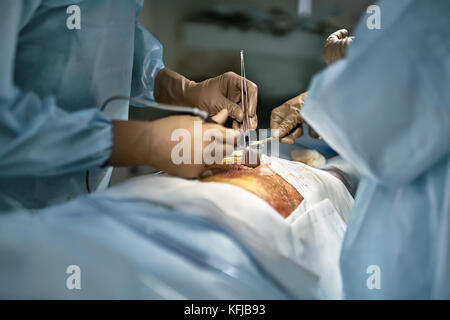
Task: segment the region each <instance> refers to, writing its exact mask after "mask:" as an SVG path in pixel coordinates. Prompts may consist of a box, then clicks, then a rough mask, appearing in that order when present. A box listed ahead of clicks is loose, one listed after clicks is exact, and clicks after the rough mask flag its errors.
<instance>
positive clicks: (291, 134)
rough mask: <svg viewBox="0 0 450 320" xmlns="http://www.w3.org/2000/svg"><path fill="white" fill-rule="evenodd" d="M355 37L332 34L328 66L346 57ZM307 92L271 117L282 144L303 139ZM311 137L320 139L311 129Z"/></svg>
mask: <svg viewBox="0 0 450 320" xmlns="http://www.w3.org/2000/svg"><path fill="white" fill-rule="evenodd" d="M352 40H353V37H348V31H347V30H346V29H341V30H338V31H336V32H334V33H332V34H331V35H330V36H329V37H328V38H327V40H326V43H325V54H324V56H325V60H326V62H327V64H329V65H330V64H332V63H334V62H336V61H337V60H339V59H341V58H343V57H344V56H345V52H346V48H347V46H348V45H349V44H350V43H351V42H352ZM306 95H307V92H304V93H302V94H301V95H299V96H297V97H295V98H292V99H290V100H288V101H287V102H285V103H283V104H282V105H281V106H279V107H277V108H275V109H273V110H272V114H271V116H270V128H271V129H279V130H280V131H279V136H280V137H281V138H280V142H282V143H287V144H293V143H294V141H295V140H296V139H297V138H299V137H301V135H302V134H303V130H302V128H301V124H302V123H303V122H304V120H303V119H302V117H301V116H300V110H301V108H302V107H303V103H304V99H305V98H306ZM309 134H310V136H311V137H313V138H315V139H319V138H320V137H319V135H318V134H317V133H316V132H315V131H314V130H313V129H312V128H310V132H309Z"/></svg>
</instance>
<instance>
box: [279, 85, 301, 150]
mask: <svg viewBox="0 0 450 320" xmlns="http://www.w3.org/2000/svg"><path fill="white" fill-rule="evenodd" d="M306 95H307V92H304V93H302V94H301V95H299V96H297V97H295V98H292V99H290V100H288V101H286V102H285V103H283V104H282V105H281V106H279V107H277V108H275V109H273V110H272V113H271V115H270V128H271V129H272V130H274V129H278V130H279V131H278V134H277V133H276V131H273V132H272V136H273V137H274V138H276V137H281V138H280V142H282V143H287V144H293V143H294V141H295V139H297V138H299V137H300V136H301V135H302V134H303V130H302V127H301V124H302V122H303V119H302V117H301V116H300V110H301V109H302V107H303V103H304V100H305V98H306Z"/></svg>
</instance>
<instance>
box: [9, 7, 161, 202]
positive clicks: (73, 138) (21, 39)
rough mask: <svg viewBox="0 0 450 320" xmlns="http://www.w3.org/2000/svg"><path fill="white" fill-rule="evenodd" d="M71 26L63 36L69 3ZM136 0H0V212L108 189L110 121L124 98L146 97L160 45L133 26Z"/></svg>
mask: <svg viewBox="0 0 450 320" xmlns="http://www.w3.org/2000/svg"><path fill="white" fill-rule="evenodd" d="M73 4H75V5H78V6H79V8H80V21H81V28H80V29H69V28H68V27H67V25H66V21H67V19H68V18H70V16H71V14H72V13H67V8H68V7H69V6H70V5H73ZM141 7H142V1H138V2H136V1H135V0H121V1H114V0H85V1H82V0H70V1H69V0H57V1H56V0H42V1H41V0H27V1H25V0H23V1H21V0H6V1H1V3H0V38H1V45H0V210H10V209H16V208H21V207H25V208H31V209H37V208H42V207H46V206H48V205H51V204H55V203H59V202H64V201H66V200H68V199H71V198H74V197H76V196H78V195H80V194H83V193H86V192H87V187H86V178H85V177H86V171H87V170H90V176H91V179H90V185H91V189H94V190H98V189H103V188H104V187H105V186H107V185H108V183H109V177H110V174H111V168H102V166H103V165H104V164H105V163H106V162H107V160H108V158H109V156H110V153H111V148H112V125H111V119H126V118H127V116H128V103H127V101H114V102H112V103H110V104H109V105H108V107H107V108H106V110H105V112H102V111H101V110H100V109H99V106H101V105H102V104H103V103H104V102H105V101H106V100H107V99H108V98H109V97H111V96H114V95H125V96H129V95H133V96H143V97H146V98H149V99H153V81H154V78H155V77H156V75H157V73H158V72H159V70H161V69H162V68H163V67H164V65H163V62H162V47H161V45H160V43H159V42H158V41H157V40H156V39H155V38H154V37H153V36H152V35H151V34H149V33H148V32H147V31H146V30H144V29H143V28H142V26H140V25H139V24H138V23H137V22H136V17H137V15H138V13H139V11H140V9H141Z"/></svg>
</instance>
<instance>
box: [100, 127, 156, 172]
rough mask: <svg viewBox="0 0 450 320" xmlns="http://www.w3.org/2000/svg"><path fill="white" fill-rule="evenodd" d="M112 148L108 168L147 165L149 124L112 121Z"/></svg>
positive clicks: (149, 137)
mask: <svg viewBox="0 0 450 320" xmlns="http://www.w3.org/2000/svg"><path fill="white" fill-rule="evenodd" d="M112 123H113V148H112V153H111V157H110V159H109V161H108V164H107V165H108V166H119V167H120V166H122V167H123V166H137V165H145V164H148V162H149V159H148V154H149V152H148V149H149V148H150V139H151V134H150V127H151V122H148V121H136V120H128V121H122V120H113V122H112Z"/></svg>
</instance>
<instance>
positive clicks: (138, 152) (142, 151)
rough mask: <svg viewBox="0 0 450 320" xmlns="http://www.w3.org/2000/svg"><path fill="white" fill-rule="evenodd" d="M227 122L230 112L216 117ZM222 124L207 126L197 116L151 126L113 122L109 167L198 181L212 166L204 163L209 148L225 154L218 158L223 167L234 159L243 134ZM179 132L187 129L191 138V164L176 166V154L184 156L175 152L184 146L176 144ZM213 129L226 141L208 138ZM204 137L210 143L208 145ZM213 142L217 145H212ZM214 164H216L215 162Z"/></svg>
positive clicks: (151, 123) (189, 141)
mask: <svg viewBox="0 0 450 320" xmlns="http://www.w3.org/2000/svg"><path fill="white" fill-rule="evenodd" d="M227 118H228V111H227V110H226V109H225V110H222V111H221V112H220V113H218V114H217V115H215V116H214V117H213V119H214V120H215V121H216V122H218V123H220V124H223V123H225V121H226V119H227ZM195 121H199V122H200V123H201V130H199V132H197V131H195V132H194V126H195ZM220 124H214V123H206V122H204V121H203V120H201V119H200V118H199V117H193V116H171V117H167V118H162V119H158V120H155V121H150V122H147V121H120V120H115V121H113V134H114V141H113V150H112V154H111V158H110V160H109V162H108V164H107V165H110V166H135V165H149V166H152V167H154V168H157V169H159V170H162V171H165V172H167V173H169V174H172V175H176V176H180V177H184V178H197V177H199V176H200V175H201V173H202V172H203V171H204V170H205V168H206V165H207V164H211V163H205V161H204V160H205V157H204V151H205V148H206V147H208V148H214V149H210V150H222V154H220V155H218V156H217V157H218V158H220V160H217V162H219V163H221V162H222V161H221V158H223V157H226V156H230V155H231V154H232V152H233V150H234V145H235V143H236V141H237V137H238V136H239V132H237V131H235V130H233V129H227V128H225V127H224V126H222V125H220ZM177 129H184V130H185V131H184V132H185V133H188V134H189V135H190V139H188V140H187V141H186V144H185V145H186V149H183V150H188V152H189V154H190V162H189V163H180V164H176V163H174V161H173V160H174V159H173V158H172V156H173V155H172V152H174V153H175V156H180V153H181V156H183V152H182V151H181V150H180V152H177V151H173V150H174V147H175V146H177V145H180V143H181V144H182V142H180V141H172V134H173V133H174V131H175V130H177ZM209 129H216V130H217V131H216V132H217V134H220V135H221V136H222V137H223V140H222V141H220V140H215V139H210V138H209V137H208V136H207V134H208V132H207V131H208V130H209ZM186 131H187V132H186ZM210 132H211V131H210ZM205 134H206V135H205ZM204 137H205V139H206V138H208V139H207V140H206V141H204ZM227 137H228V139H227ZM183 139H184V136H183ZM211 140H214V141H213V142H211ZM194 146H195V147H194ZM205 153H206V154H211V153H212V155H213V156H215V154H214V153H213V152H205ZM196 159H197V160H199V163H195V160H196ZM210 160H214V158H211V159H210Z"/></svg>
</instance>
